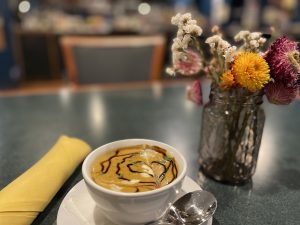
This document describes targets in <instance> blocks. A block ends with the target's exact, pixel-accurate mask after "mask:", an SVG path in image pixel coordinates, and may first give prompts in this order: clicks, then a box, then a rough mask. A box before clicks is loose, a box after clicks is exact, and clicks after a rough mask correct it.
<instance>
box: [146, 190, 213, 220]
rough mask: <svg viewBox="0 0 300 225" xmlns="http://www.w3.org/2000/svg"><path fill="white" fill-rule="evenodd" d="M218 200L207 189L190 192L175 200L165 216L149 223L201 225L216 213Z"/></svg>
mask: <svg viewBox="0 0 300 225" xmlns="http://www.w3.org/2000/svg"><path fill="white" fill-rule="evenodd" d="M216 208H217V200H216V198H215V196H214V195H213V194H212V193H210V192H207V191H194V192H189V193H187V194H185V195H183V196H182V197H181V198H179V199H178V200H177V201H175V202H174V203H173V204H172V205H171V206H170V207H169V209H168V210H167V211H166V213H165V214H164V215H163V217H162V218H161V219H160V220H159V221H156V222H152V223H148V224H147V225H174V224H179V225H201V224H203V223H204V222H205V221H207V220H209V219H210V218H211V217H212V216H213V214H214V213H215V211H216Z"/></svg>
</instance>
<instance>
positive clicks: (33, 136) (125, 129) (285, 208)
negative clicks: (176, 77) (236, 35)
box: [0, 84, 300, 225]
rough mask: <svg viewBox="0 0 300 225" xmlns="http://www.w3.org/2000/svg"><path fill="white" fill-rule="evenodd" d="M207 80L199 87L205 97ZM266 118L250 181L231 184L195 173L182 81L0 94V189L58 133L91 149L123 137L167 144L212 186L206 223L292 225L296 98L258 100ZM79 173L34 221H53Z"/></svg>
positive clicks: (295, 216)
mask: <svg viewBox="0 0 300 225" xmlns="http://www.w3.org/2000/svg"><path fill="white" fill-rule="evenodd" d="M208 90H209V89H208V87H207V86H206V87H205V89H204V93H205V99H207V96H208ZM264 108H265V111H266V123H265V128H264V134H263V139H262V144H261V148H260V154H259V159H258V166H257V170H256V173H255V175H254V177H253V180H252V182H251V183H249V184H247V185H244V186H241V187H234V186H228V185H224V184H220V183H217V182H214V181H212V180H210V179H207V178H205V177H204V176H203V175H202V174H201V173H199V172H198V169H199V164H198V161H197V160H198V159H197V158H198V146H199V137H200V127H201V113H202V107H197V106H195V105H193V103H191V102H189V101H186V100H185V85H184V84H177V85H171V86H161V85H152V86H150V85H149V86H145V87H135V88H132V89H130V88H126V89H123V90H87V91H67V90H62V91H60V92H57V93H49V94H40V95H31V96H15V97H1V98H0V189H2V188H3V187H4V186H6V185H7V184H8V183H9V182H11V181H13V180H14V179H15V178H16V177H17V176H18V175H20V174H21V173H22V172H24V171H25V170H26V169H28V168H29V167H30V166H31V165H33V164H34V163H35V162H36V161H37V160H38V159H40V158H41V157H42V156H43V155H44V154H45V153H46V152H47V151H48V149H49V148H50V147H51V146H52V145H53V144H54V143H55V141H56V140H57V138H58V137H59V136H60V135H61V134H66V135H69V136H74V137H78V138H81V139H83V140H85V141H87V142H88V143H89V144H90V145H92V147H93V148H96V147H98V146H100V145H103V144H105V143H107V142H111V141H115V140H119V139H126V138H147V139H154V140H158V141H162V142H165V143H167V144H170V145H172V146H174V147H176V148H178V150H180V151H181V152H182V153H183V154H184V155H185V157H186V159H187V161H188V165H189V167H188V175H189V176H190V177H192V178H193V179H194V180H197V181H198V182H199V184H201V186H202V187H203V188H204V189H206V190H209V191H211V192H212V193H214V195H215V196H216V197H217V200H218V209H217V212H216V214H215V218H214V225H216V224H220V225H254V224H255V225H260V224H261V225H267V224H272V225H277V224H278V225H297V224H299V221H300V204H299V201H300V147H299V146H300V101H296V102H294V103H293V104H291V105H289V106H275V105H271V104H268V103H264ZM81 179H82V176H81V172H80V168H78V169H77V170H76V172H75V173H74V174H73V175H72V176H71V178H70V179H69V180H68V181H67V182H66V183H65V185H64V186H63V187H62V188H61V189H60V191H59V192H58V193H57V195H56V196H55V198H54V199H53V200H52V201H51V203H50V204H49V205H48V207H47V208H46V210H45V211H44V212H43V213H41V214H40V215H39V216H38V218H37V219H36V220H35V221H34V223H33V224H34V225H37V224H43V225H45V224H53V223H54V222H55V220H56V215H57V211H58V207H59V205H60V203H61V201H62V199H63V197H64V196H65V195H66V194H67V192H68V190H70V189H71V188H72V187H73V186H74V185H75V184H76V183H77V182H78V181H79V180H81Z"/></svg>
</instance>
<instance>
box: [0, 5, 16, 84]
mask: <svg viewBox="0 0 300 225" xmlns="http://www.w3.org/2000/svg"><path fill="white" fill-rule="evenodd" d="M0 16H1V17H2V19H3V20H4V33H5V39H6V47H5V49H4V50H1V51H0V88H1V89H3V88H10V87H13V86H16V84H17V80H18V78H19V76H18V70H17V68H16V65H15V59H14V55H13V49H12V41H11V40H12V37H11V35H12V33H11V23H12V21H11V14H10V11H9V7H8V1H7V0H1V1H0Z"/></svg>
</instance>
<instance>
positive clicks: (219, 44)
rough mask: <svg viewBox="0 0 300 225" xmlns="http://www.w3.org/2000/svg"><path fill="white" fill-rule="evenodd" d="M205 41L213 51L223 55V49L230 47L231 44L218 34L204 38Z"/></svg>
mask: <svg viewBox="0 0 300 225" xmlns="http://www.w3.org/2000/svg"><path fill="white" fill-rule="evenodd" d="M205 43H207V44H209V46H210V48H211V50H212V51H213V52H215V51H216V52H217V53H218V54H220V55H224V53H225V51H226V50H227V49H228V48H230V47H231V45H230V44H229V43H228V42H227V41H225V40H223V39H222V37H221V36H220V35H218V34H216V35H213V36H211V37H209V38H207V39H206V41H205Z"/></svg>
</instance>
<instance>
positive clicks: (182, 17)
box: [180, 13, 192, 24]
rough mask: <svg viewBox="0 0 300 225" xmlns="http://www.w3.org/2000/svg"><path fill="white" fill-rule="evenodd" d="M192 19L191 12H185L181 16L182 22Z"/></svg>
mask: <svg viewBox="0 0 300 225" xmlns="http://www.w3.org/2000/svg"><path fill="white" fill-rule="evenodd" d="M191 19H192V14H191V13H185V14H183V15H182V16H181V17H180V23H181V24H186V23H187V22H188V21H190V20H191Z"/></svg>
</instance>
